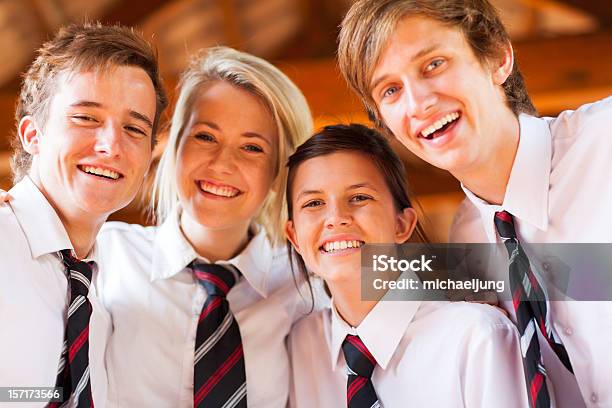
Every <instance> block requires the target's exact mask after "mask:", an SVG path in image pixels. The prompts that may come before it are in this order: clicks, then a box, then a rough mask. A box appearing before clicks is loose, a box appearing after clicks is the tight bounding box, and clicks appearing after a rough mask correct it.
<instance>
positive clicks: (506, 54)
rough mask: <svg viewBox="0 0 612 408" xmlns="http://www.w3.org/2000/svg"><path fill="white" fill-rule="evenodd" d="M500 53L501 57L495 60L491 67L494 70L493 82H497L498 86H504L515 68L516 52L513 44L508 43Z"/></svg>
mask: <svg viewBox="0 0 612 408" xmlns="http://www.w3.org/2000/svg"><path fill="white" fill-rule="evenodd" d="M500 51H501V55H500V57H499V58H497V59H495V61H494V62H493V64H492V67H491V68H492V70H493V71H492V74H493V82H495V84H496V85H503V84H504V82H506V79H508V77H509V76H510V74H511V73H512V68H513V67H514V50H513V49H512V44H510V42H509V41H508V42H506V44H504V45H503V46H502V47H501V50H500Z"/></svg>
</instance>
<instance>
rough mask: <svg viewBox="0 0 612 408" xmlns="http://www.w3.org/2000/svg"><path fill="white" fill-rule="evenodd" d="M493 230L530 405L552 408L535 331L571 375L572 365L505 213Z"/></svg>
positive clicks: (511, 221) (496, 219) (507, 214)
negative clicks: (503, 253) (505, 270)
mask: <svg viewBox="0 0 612 408" xmlns="http://www.w3.org/2000/svg"><path fill="white" fill-rule="evenodd" d="M494 222H495V228H496V229H497V233H498V234H499V236H500V237H501V238H502V240H503V241H504V245H505V246H506V249H507V251H508V256H509V258H510V261H509V275H510V276H509V278H510V290H511V291H512V303H513V305H514V311H515V313H516V321H517V326H518V330H519V334H520V335H521V351H522V354H523V368H524V371H525V380H526V381H527V391H528V394H529V398H530V400H531V406H532V407H537V408H545V407H550V406H551V401H550V395H549V393H548V388H547V386H546V369H545V368H544V364H543V362H542V355H541V352H540V344H539V342H538V336H537V331H538V330H540V332H542V334H543V335H544V338H545V339H546V340H547V341H548V343H549V345H550V346H551V348H552V349H553V350H554V351H555V353H556V354H557V356H558V357H559V359H560V360H561V362H562V363H563V365H565V367H566V368H567V369H568V370H569V371H570V372H572V373H573V370H572V364H571V363H570V359H569V356H568V354H567V351H566V350H565V347H564V346H563V344H562V343H561V340H560V339H558V338H556V337H555V336H554V333H553V332H552V330H551V328H550V325H549V322H548V316H547V314H548V305H547V299H546V293H545V292H544V290H543V288H542V287H541V286H540V283H539V282H538V280H537V279H536V276H535V274H534V273H533V271H532V270H531V266H530V263H529V259H528V258H527V255H526V254H525V251H524V250H523V248H522V247H521V245H520V243H519V241H518V239H517V236H516V230H515V228H514V219H513V217H512V214H510V213H509V212H507V211H499V212H496V213H495V219H494Z"/></svg>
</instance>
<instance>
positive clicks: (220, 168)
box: [208, 146, 237, 174]
mask: <svg viewBox="0 0 612 408" xmlns="http://www.w3.org/2000/svg"><path fill="white" fill-rule="evenodd" d="M236 160H237V158H235V157H234V154H233V152H232V150H231V148H229V147H227V146H220V147H219V148H218V149H216V150H215V151H214V152H213V153H212V156H211V158H210V161H209V163H208V168H209V169H210V170H212V171H214V172H217V173H219V174H231V173H232V172H233V171H234V167H235V163H236Z"/></svg>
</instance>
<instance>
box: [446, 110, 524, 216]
mask: <svg viewBox="0 0 612 408" xmlns="http://www.w3.org/2000/svg"><path fill="white" fill-rule="evenodd" d="M497 124H498V125H499V128H500V129H503V131H502V132H503V133H501V134H498V136H497V137H495V138H494V140H496V141H497V143H492V146H491V149H490V150H489V151H488V152H484V154H483V157H484V159H483V160H482V161H481V162H479V163H478V165H477V166H474V167H473V168H470V169H467V170H466V171H457V172H451V173H452V174H453V176H455V178H457V179H458V180H459V181H461V183H463V185H464V186H466V187H467V188H468V189H469V190H470V191H471V192H472V193H474V194H475V195H477V196H478V197H480V198H481V199H483V200H485V201H486V202H488V203H490V204H497V205H500V204H502V203H503V202H504V196H505V195H506V187H507V186H508V181H509V180H510V174H511V172H512V166H513V165H514V159H515V157H516V152H517V150H518V144H519V137H520V129H519V121H518V118H517V117H516V116H515V115H514V114H513V113H512V112H511V111H510V110H509V109H508V110H507V112H505V114H503V115H501V118H500V121H497ZM490 134H493V133H490Z"/></svg>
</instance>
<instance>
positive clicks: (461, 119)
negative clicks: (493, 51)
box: [371, 16, 513, 175]
mask: <svg viewBox="0 0 612 408" xmlns="http://www.w3.org/2000/svg"><path fill="white" fill-rule="evenodd" d="M504 52H505V53H504V57H503V58H501V59H500V61H499V62H498V63H493V62H491V63H490V64H482V63H481V61H479V60H478V59H477V58H476V56H475V54H474V52H473V50H472V49H471V48H470V46H469V44H468V43H467V41H466V39H465V36H464V35H463V33H462V32H461V31H460V30H459V29H458V28H453V27H448V26H445V25H443V24H442V23H440V22H438V21H435V20H433V19H430V18H426V17H415V16H409V17H405V18H404V19H402V20H400V22H399V23H398V24H397V27H396V29H395V31H394V33H393V34H392V35H391V36H390V38H389V40H388V43H387V47H386V49H385V50H384V51H383V53H382V54H381V57H380V59H379V62H378V63H377V65H376V68H375V70H374V72H373V75H372V80H371V95H372V98H373V100H374V102H375V103H376V106H377V108H378V110H379V112H380V115H381V117H382V119H383V120H384V122H385V124H386V126H387V127H388V128H389V129H390V130H391V131H392V132H393V134H394V135H395V137H396V138H397V139H398V140H399V141H400V142H401V143H402V144H403V145H404V146H406V147H407V148H408V149H409V150H410V151H412V152H413V153H414V154H415V155H417V156H419V157H420V158H422V159H423V160H425V161H427V162H429V163H431V164H433V165H434V166H436V167H439V168H442V169H445V170H448V171H450V172H451V173H453V174H455V175H457V174H462V173H465V174H467V173H470V172H475V171H478V169H479V168H481V167H482V166H483V162H485V161H486V162H491V161H492V160H495V157H496V156H497V155H499V147H500V146H503V144H504V138H505V137H507V136H508V134H509V131H510V130H513V129H505V128H504V126H505V124H506V123H507V122H508V121H507V118H508V117H509V115H513V114H512V112H511V110H510V108H508V106H507V105H506V98H505V94H504V91H503V88H502V87H501V85H502V84H503V83H504V81H505V80H506V78H507V77H508V75H509V74H510V72H511V70H512V51H511V48H510V46H509V45H507V47H506V48H505V49H504Z"/></svg>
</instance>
